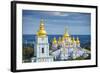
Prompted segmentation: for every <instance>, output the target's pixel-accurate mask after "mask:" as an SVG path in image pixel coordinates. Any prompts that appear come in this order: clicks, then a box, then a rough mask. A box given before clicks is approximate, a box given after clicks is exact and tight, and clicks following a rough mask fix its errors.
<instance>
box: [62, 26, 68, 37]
mask: <svg viewBox="0 0 100 73" xmlns="http://www.w3.org/2000/svg"><path fill="white" fill-rule="evenodd" d="M63 37H64V38H67V37H69V34H68V31H67V28H65V33H64V35H63Z"/></svg>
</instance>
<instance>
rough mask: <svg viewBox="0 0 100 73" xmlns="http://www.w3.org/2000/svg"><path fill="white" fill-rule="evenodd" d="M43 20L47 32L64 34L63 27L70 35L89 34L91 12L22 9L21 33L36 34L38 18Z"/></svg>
mask: <svg viewBox="0 0 100 73" xmlns="http://www.w3.org/2000/svg"><path fill="white" fill-rule="evenodd" d="M41 19H43V20H44V25H45V30H46V32H47V34H50V35H53V34H60V35H62V34H64V31H65V28H67V31H68V33H69V34H70V35H90V34H91V28H90V27H91V14H90V13H77V12H55V11H35V10H23V12H22V31H23V34H36V33H37V31H38V30H39V26H40V20H41Z"/></svg>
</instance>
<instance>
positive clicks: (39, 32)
mask: <svg viewBox="0 0 100 73" xmlns="http://www.w3.org/2000/svg"><path fill="white" fill-rule="evenodd" d="M46 34H47V33H46V31H45V27H44V21H43V19H41V21H40V28H39V31H38V32H37V36H38V37H44V36H46Z"/></svg>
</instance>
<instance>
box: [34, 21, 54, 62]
mask: <svg viewBox="0 0 100 73" xmlns="http://www.w3.org/2000/svg"><path fill="white" fill-rule="evenodd" d="M35 40H36V43H35V49H34V55H35V60H36V62H51V61H53V57H52V56H50V55H49V42H48V36H47V33H46V31H45V28H44V22H43V20H41V21H40V28H39V30H38V32H37V36H36V38H35Z"/></svg>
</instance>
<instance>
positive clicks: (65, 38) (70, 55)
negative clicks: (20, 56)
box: [32, 19, 88, 62]
mask: <svg viewBox="0 0 100 73" xmlns="http://www.w3.org/2000/svg"><path fill="white" fill-rule="evenodd" d="M34 45H35V47H34V48H35V49H34V57H33V58H32V62H52V61H64V60H70V59H76V58H77V57H82V56H85V57H87V56H88V54H86V53H87V52H86V51H84V50H83V49H82V48H81V47H80V40H79V38H78V37H77V38H76V39H75V38H74V37H71V35H69V33H68V31H67V29H65V32H64V34H63V35H62V36H61V37H59V39H57V38H56V37H54V38H53V39H52V42H51V45H50V43H49V41H48V35H47V32H46V30H45V26H44V21H43V19H42V20H41V21H40V27H39V30H38V31H37V34H36V37H35V44H34ZM50 46H51V49H49V48H50Z"/></svg>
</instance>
